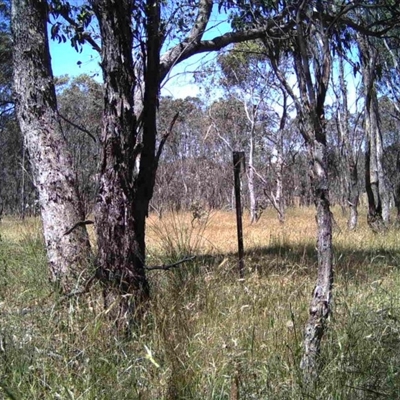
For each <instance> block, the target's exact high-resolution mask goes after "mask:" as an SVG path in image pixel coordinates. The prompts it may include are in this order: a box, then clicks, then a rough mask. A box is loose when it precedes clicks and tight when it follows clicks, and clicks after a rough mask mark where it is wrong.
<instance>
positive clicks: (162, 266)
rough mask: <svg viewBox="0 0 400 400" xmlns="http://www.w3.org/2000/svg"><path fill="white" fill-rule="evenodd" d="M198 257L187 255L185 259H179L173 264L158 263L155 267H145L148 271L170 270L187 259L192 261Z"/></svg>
mask: <svg viewBox="0 0 400 400" xmlns="http://www.w3.org/2000/svg"><path fill="white" fill-rule="evenodd" d="M195 258H196V256H192V257H185V258H184V259H182V260H180V261H177V262H176V263H173V264H168V265H157V266H155V267H145V269H146V270H147V271H156V270H161V271H168V270H170V269H172V268H176V267H178V266H179V265H181V264H183V263H185V262H187V261H192V260H194V259H195Z"/></svg>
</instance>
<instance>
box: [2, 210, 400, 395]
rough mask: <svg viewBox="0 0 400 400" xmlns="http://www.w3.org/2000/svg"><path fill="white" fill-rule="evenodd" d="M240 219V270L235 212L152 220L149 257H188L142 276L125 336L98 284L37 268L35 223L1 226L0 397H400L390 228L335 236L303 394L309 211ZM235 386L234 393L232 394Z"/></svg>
mask: <svg viewBox="0 0 400 400" xmlns="http://www.w3.org/2000/svg"><path fill="white" fill-rule="evenodd" d="M275 219H276V218H275V216H274V215H273V214H272V213H271V214H267V215H265V216H263V219H262V220H261V221H260V223H259V224H258V225H256V226H250V225H248V224H245V244H246V260H245V262H246V278H245V279H244V280H243V281H241V280H239V279H237V266H236V260H235V255H234V249H235V243H236V238H235V226H234V215H233V214H229V213H216V214H214V215H210V218H209V221H208V223H207V224H198V225H194V226H192V225H191V224H190V216H189V215H172V216H168V217H166V218H165V219H163V220H162V221H161V222H160V221H158V220H157V219H156V218H154V217H152V218H151V220H150V222H149V229H148V234H149V254H150V257H149V262H150V263H154V264H159V263H163V262H165V263H168V262H173V261H176V260H178V259H180V258H182V257H184V256H186V255H188V254H193V253H196V254H198V257H197V258H196V259H195V260H193V261H190V262H188V263H186V264H183V265H182V266H181V267H180V268H177V269H174V270H171V271H168V272H165V271H163V272H160V271H153V272H151V273H150V274H149V279H150V281H151V287H152V301H151V304H150V306H149V310H148V312H147V315H146V317H145V319H144V321H143V322H142V324H141V326H138V327H137V328H136V330H135V331H134V332H133V334H132V337H129V338H127V337H123V336H122V337H121V336H120V335H118V334H117V332H115V330H114V327H113V325H112V324H110V322H109V319H108V317H107V315H106V312H105V311H104V310H103V308H102V298H101V288H100V287H98V286H96V285H95V286H94V287H93V289H92V291H91V293H90V294H89V295H87V296H85V297H79V298H74V299H71V300H68V301H66V300H63V299H61V298H59V297H58V295H57V294H56V293H55V292H53V290H52V287H51V285H50V284H49V283H48V280H47V276H48V275H47V267H46V258H45V253H44V250H43V243H42V240H41V235H40V224H38V222H37V221H34V220H29V221H26V222H24V223H22V222H21V221H17V220H7V219H6V220H5V221H4V222H3V224H2V225H1V226H0V233H1V238H2V239H1V241H0V398H5V399H7V398H10V399H13V398H15V399H81V400H83V399H85V400H86V399H87V400H89V399H93V400H94V399H149V400H153V399H171V400H172V399H189V400H190V399H198V400H200V399H227V400H228V399H236V398H239V399H303V398H304V399H345V400H347V399H379V398H382V399H397V398H400V375H399V374H400V350H399V349H400V273H399V265H400V246H399V243H400V242H399V234H400V232H398V231H395V230H391V231H389V232H388V233H387V234H385V235H383V236H379V235H374V234H372V233H371V232H369V230H368V229H367V228H366V226H365V221H361V226H360V228H359V229H358V230H357V231H356V232H346V231H345V228H343V227H344V226H345V220H344V219H343V218H341V216H340V215H339V213H338V215H336V219H337V220H338V223H339V225H340V226H341V227H342V232H341V233H340V232H337V233H335V235H334V243H335V250H336V252H335V258H336V261H335V263H336V267H335V271H336V273H335V287H334V313H333V316H332V318H331V319H330V321H329V325H328V328H329V330H328V333H327V335H326V336H325V337H324V340H323V351H322V354H321V363H322V373H321V377H320V380H319V382H318V384H317V386H316V388H315V389H314V391H312V392H311V393H310V391H309V390H307V388H304V387H302V380H301V371H300V369H299V363H300V358H301V355H302V331H303V326H304V324H305V321H306V319H307V310H308V303H309V301H310V296H311V291H312V288H313V285H314V281H315V278H316V270H315V267H316V260H315V251H314V249H315V239H314V230H315V222H314V221H315V220H314V218H313V210H312V209H310V210H307V209H303V210H292V211H289V214H288V217H287V223H286V225H285V226H284V227H280V226H279V224H278V223H277V222H276V221H275ZM238 393H239V397H237V394H238Z"/></svg>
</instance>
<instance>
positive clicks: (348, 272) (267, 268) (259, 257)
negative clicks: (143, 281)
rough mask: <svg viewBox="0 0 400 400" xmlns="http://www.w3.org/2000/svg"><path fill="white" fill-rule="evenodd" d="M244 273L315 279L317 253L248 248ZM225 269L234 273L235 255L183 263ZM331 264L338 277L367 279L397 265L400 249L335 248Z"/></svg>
mask: <svg viewBox="0 0 400 400" xmlns="http://www.w3.org/2000/svg"><path fill="white" fill-rule="evenodd" d="M244 263H245V271H254V270H256V271H257V272H258V273H259V274H261V275H269V274H285V273H287V272H288V271H290V272H291V273H292V272H295V273H296V274H298V275H312V276H315V273H316V269H317V251H316V248H315V246H313V245H311V244H302V245H289V244H288V245H272V246H268V247H257V248H249V249H247V250H246V251H245V255H244ZM222 265H223V266H224V268H225V269H226V270H227V272H232V273H234V271H235V269H236V266H237V254H235V253H226V254H222V253H219V254H212V255H198V256H197V257H196V258H195V259H194V260H193V261H190V262H187V263H185V264H184V267H183V268H184V269H191V270H193V272H194V271H198V272H200V269H202V268H200V269H199V266H203V267H204V268H206V269H207V270H212V269H214V268H217V267H219V266H222ZM334 265H335V273H336V274H337V275H342V276H345V277H346V278H353V277H354V278H357V279H358V280H363V279H367V277H368V276H369V275H370V274H374V276H375V277H377V276H378V277H379V276H383V275H385V274H386V273H388V272H390V271H393V269H394V268H398V266H399V265H400V249H399V250H398V251H397V250H390V251H389V250H387V249H385V248H378V249H376V248H374V249H370V250H365V249H358V250H355V249H352V248H348V247H343V246H334Z"/></svg>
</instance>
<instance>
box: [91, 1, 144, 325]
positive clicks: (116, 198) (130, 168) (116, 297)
mask: <svg viewBox="0 0 400 400" xmlns="http://www.w3.org/2000/svg"><path fill="white" fill-rule="evenodd" d="M92 4H93V9H94V11H95V13H96V16H97V18H98V21H99V27H100V33H101V37H102V40H103V42H102V68H103V77H104V114H103V126H102V133H101V145H102V149H103V155H102V160H101V166H100V187H99V193H98V198H97V204H96V213H95V216H96V235H97V245H98V255H97V267H98V274H99V277H100V279H101V280H102V281H103V282H104V284H105V288H104V296H105V306H106V307H110V306H111V305H112V304H113V303H118V306H116V307H114V308H113V309H114V310H115V312H114V313H112V317H113V318H115V321H116V322H117V324H118V325H119V326H121V324H126V323H129V322H130V320H131V317H132V315H133V311H134V305H135V303H136V306H140V305H141V304H143V302H144V301H145V300H146V299H147V298H148V297H149V285H148V282H147V279H146V275H145V269H144V262H145V260H144V257H145V249H144V218H143V213H140V212H139V213H138V211H137V209H138V208H139V204H138V202H139V201H140V197H139V196H138V191H139V189H138V187H137V176H136V175H137V171H136V170H135V164H136V159H137V157H139V153H140V150H141V146H140V145H139V144H138V143H137V132H138V126H137V120H136V117H135V113H134V97H133V95H132V94H133V93H134V89H135V85H136V77H135V75H134V67H133V59H132V44H133V35H132V29H131V16H132V4H131V3H130V2H127V1H119V0H93V1H92ZM142 157H143V155H142ZM144 206H146V205H142V207H144ZM129 295H133V297H131V296H129Z"/></svg>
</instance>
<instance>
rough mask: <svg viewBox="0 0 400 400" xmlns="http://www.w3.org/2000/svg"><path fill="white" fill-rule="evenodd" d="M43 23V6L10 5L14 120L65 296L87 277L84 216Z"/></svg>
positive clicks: (45, 8)
mask: <svg viewBox="0 0 400 400" xmlns="http://www.w3.org/2000/svg"><path fill="white" fill-rule="evenodd" d="M47 19H48V5H47V3H46V2H44V1H34V0H32V1H24V0H16V1H13V2H12V30H13V42H14V48H13V52H14V89H15V93H16V107H17V115H18V120H19V124H20V128H21V131H22V133H23V135H24V140H25V143H26V146H27V149H28V151H29V155H30V162H31V165H32V173H33V179H34V183H35V186H36V188H37V190H38V194H39V203H40V209H41V216H42V221H43V231H44V238H45V243H46V250H47V255H48V261H49V267H50V275H51V279H52V280H53V281H54V282H57V284H58V285H59V286H60V287H61V288H62V289H63V290H65V291H67V292H69V291H71V290H73V289H74V287H75V285H76V284H77V282H79V280H80V279H81V278H82V279H83V278H84V277H85V268H84V267H86V263H87V260H88V258H89V252H90V246H89V238H88V235H87V232H86V230H85V229H84V227H83V226H76V227H75V229H73V230H71V228H72V227H73V226H74V225H75V224H77V223H78V222H79V221H84V219H85V218H84V217H85V216H84V213H83V209H82V204H81V201H80V197H79V193H78V190H77V184H76V176H75V173H74V171H73V167H72V159H71V156H70V153H69V151H68V149H67V145H66V142H65V139H64V136H63V132H62V129H61V121H60V117H59V115H58V108H57V99H56V93H55V88H54V82H53V76H52V71H51V64H50V53H49V44H48V36H47ZM70 230H71V231H70ZM68 231H70V232H69V234H66V233H67V232H68ZM86 275H87V274H86Z"/></svg>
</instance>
